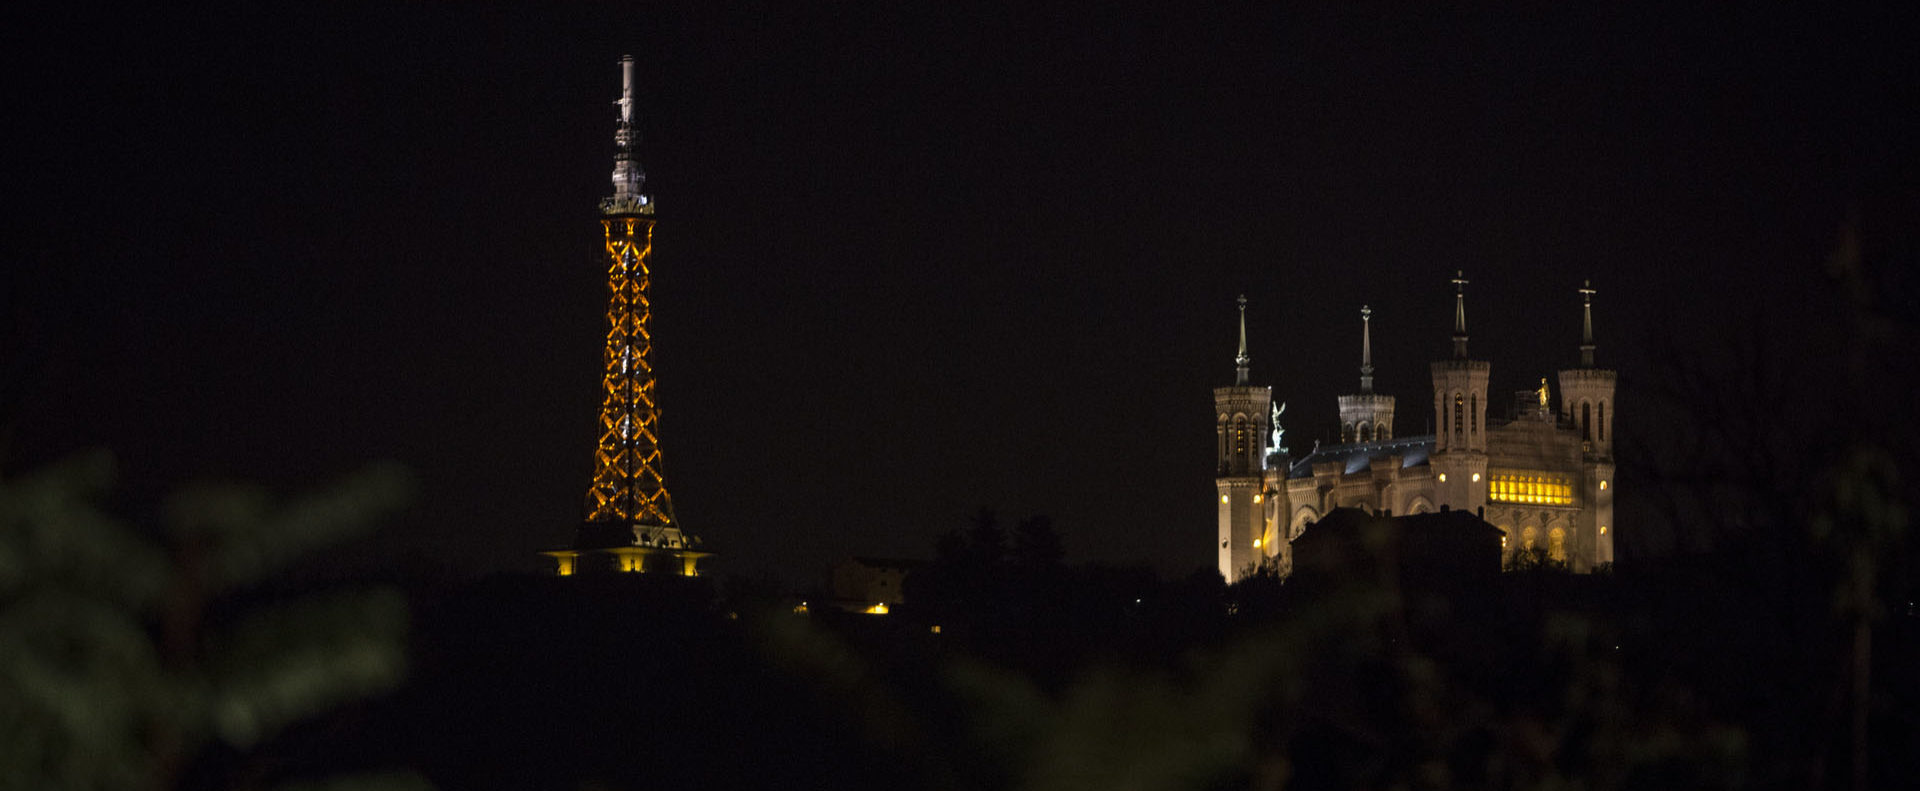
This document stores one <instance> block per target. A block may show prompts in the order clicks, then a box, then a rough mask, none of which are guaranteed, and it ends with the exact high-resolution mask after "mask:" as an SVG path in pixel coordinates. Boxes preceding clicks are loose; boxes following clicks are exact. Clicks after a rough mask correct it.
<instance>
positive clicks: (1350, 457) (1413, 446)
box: [1287, 434, 1433, 478]
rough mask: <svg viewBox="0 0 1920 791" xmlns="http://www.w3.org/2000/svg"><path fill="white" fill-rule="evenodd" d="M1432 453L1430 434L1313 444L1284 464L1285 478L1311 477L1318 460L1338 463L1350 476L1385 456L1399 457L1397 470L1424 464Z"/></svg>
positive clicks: (1363, 470) (1431, 437)
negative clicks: (1296, 457) (1285, 467)
mask: <svg viewBox="0 0 1920 791" xmlns="http://www.w3.org/2000/svg"><path fill="white" fill-rule="evenodd" d="M1432 452H1433V435H1432V434H1424V435H1421V436H1417V437H1394V438H1393V439H1389V440H1383V441H1380V442H1348V443H1343V444H1340V445H1319V446H1315V447H1314V449H1313V452H1312V453H1308V454H1307V455H1305V456H1302V457H1300V458H1298V459H1294V460H1292V461H1289V462H1288V463H1287V477H1288V478H1311V477H1313V465H1315V464H1319V463H1322V462H1329V461H1338V462H1341V464H1342V466H1341V470H1342V471H1343V472H1344V473H1345V474H1347V475H1352V474H1354V473H1356V472H1365V471H1367V470H1370V469H1373V465H1374V463H1375V462H1384V461H1386V460H1387V457H1389V456H1399V457H1400V469H1403V470H1404V469H1406V468H1408V467H1418V466H1420V465H1422V464H1426V463H1427V456H1428V455H1429V454H1431V453H1432Z"/></svg>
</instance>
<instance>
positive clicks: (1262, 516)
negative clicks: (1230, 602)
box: [1213, 296, 1286, 582]
mask: <svg viewBox="0 0 1920 791" xmlns="http://www.w3.org/2000/svg"><path fill="white" fill-rule="evenodd" d="M1239 305H1240V351H1239V353H1238V354H1236V355H1235V356H1234V358H1233V363H1234V378H1233V386H1231V387H1216V388H1214V389H1213V411H1214V433H1215V435H1216V450H1215V454H1214V455H1215V458H1216V460H1217V464H1216V466H1215V473H1214V476H1215V477H1214V488H1215V490H1216V491H1215V494H1216V495H1217V496H1218V497H1219V499H1220V519H1219V535H1218V541H1219V543H1220V552H1219V559H1220V576H1222V577H1225V578H1226V580H1227V581H1228V582H1233V581H1234V580H1237V579H1239V578H1240V577H1242V576H1244V575H1245V574H1246V572H1247V571H1249V570H1250V569H1252V568H1254V567H1255V566H1257V565H1259V563H1260V561H1261V560H1262V559H1263V558H1265V557H1267V556H1270V555H1273V554H1275V553H1277V552H1279V551H1280V549H1281V546H1279V545H1282V544H1284V543H1285V542H1286V538H1285V537H1281V536H1276V534H1275V532H1274V531H1273V529H1272V525H1273V521H1272V520H1271V519H1270V518H1269V515H1270V514H1271V513H1272V510H1273V509H1272V508H1271V507H1270V504H1269V503H1268V502H1267V491H1266V490H1267V488H1268V487H1267V486H1266V479H1267V475H1266V472H1267V454H1268V451H1269V450H1270V448H1269V447H1268V442H1267V440H1268V434H1267V432H1268V419H1269V415H1268V410H1269V409H1271V408H1272V406H1273V389H1272V388H1270V387H1256V386H1254V385H1252V384H1248V382H1247V367H1248V365H1249V363H1251V362H1252V358H1250V357H1248V356H1247V298H1246V297H1245V296H1242V297H1240V301H1239Z"/></svg>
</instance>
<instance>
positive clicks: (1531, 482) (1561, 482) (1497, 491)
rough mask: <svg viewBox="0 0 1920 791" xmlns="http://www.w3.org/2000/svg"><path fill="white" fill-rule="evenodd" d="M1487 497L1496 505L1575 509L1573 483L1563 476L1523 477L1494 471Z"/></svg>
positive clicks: (1539, 475) (1491, 474)
mask: <svg viewBox="0 0 1920 791" xmlns="http://www.w3.org/2000/svg"><path fill="white" fill-rule="evenodd" d="M1488 476H1489V478H1488V482H1487V497H1488V499H1491V500H1494V501H1497V502H1508V503H1529V504H1536V505H1572V504H1573V480H1572V479H1571V478H1569V477H1567V476H1564V475H1545V474H1531V473H1529V474H1522V473H1520V472H1517V471H1509V470H1494V471H1492V472H1490V473H1488Z"/></svg>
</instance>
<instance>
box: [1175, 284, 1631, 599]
mask: <svg viewBox="0 0 1920 791" xmlns="http://www.w3.org/2000/svg"><path fill="white" fill-rule="evenodd" d="M1453 285H1454V318H1453V354H1452V355H1451V356H1450V357H1449V358H1448V359H1445V360H1438V361H1435V362H1434V363H1433V364H1432V366H1431V370H1432V375H1433V425H1434V427H1435V432H1434V433H1433V434H1430V435H1421V436H1400V435H1398V434H1396V433H1395V432H1394V408H1395V401H1394V397H1393V396H1391V395H1386V394H1383V393H1376V392H1374V390H1373V353H1372V352H1373V350H1372V332H1371V329H1372V325H1371V320H1372V314H1371V312H1370V311H1369V310H1367V309H1366V308H1365V307H1362V308H1361V311H1360V317H1361V330H1360V332H1361V364H1360V387H1359V391H1358V392H1356V393H1353V394H1351V395H1344V396H1340V397H1339V414H1340V441H1339V442H1338V443H1337V444H1333V445H1316V446H1315V447H1314V448H1313V449H1312V450H1311V451H1309V452H1307V453H1305V454H1304V455H1302V456H1299V457H1294V456H1292V455H1291V454H1290V453H1289V452H1288V450H1287V448H1285V447H1283V446H1282V433H1283V432H1282V431H1281V429H1280V427H1279V418H1280V412H1281V410H1283V409H1284V408H1285V407H1284V405H1283V404H1276V403H1275V401H1274V399H1273V390H1272V388H1270V387H1264V386H1256V385H1253V384H1250V383H1249V382H1248V365H1249V363H1250V359H1249V357H1248V355H1247V330H1246V300H1245V299H1244V298H1243V299H1242V300H1241V302H1240V351H1239V354H1238V356H1237V357H1236V359H1235V364H1236V366H1237V375H1236V376H1235V381H1234V384H1233V385H1231V386H1228V387H1218V388H1214V391H1213V400H1214V413H1215V431H1216V432H1217V434H1218V450H1217V452H1216V457H1217V459H1218V467H1217V470H1216V473H1215V475H1216V478H1215V484H1216V486H1217V488H1218V490H1219V491H1218V494H1219V497H1220V510H1219V535H1218V538H1217V540H1218V541H1219V544H1220V546H1219V551H1220V554H1219V559H1220V573H1221V574H1222V575H1223V576H1225V577H1226V579H1227V580H1228V581H1229V582H1231V581H1233V580H1236V579H1239V578H1240V577H1243V576H1246V575H1247V574H1249V573H1252V572H1253V571H1254V570H1255V569H1256V568H1259V567H1261V566H1263V565H1265V566H1270V567H1272V568H1274V569H1276V570H1278V572H1279V573H1280V574H1282V575H1286V574H1289V573H1291V572H1292V570H1293V546H1292V545H1293V541H1294V540H1295V539H1298V538H1300V537H1301V536H1302V535H1303V534H1305V533H1307V532H1310V531H1312V530H1313V526H1314V523H1315V522H1317V521H1318V520H1320V519H1321V518H1322V517H1323V516H1326V515H1327V514H1328V513H1329V512H1330V511H1332V510H1333V509H1335V508H1357V509H1361V510H1365V511H1369V512H1372V513H1375V514H1380V515H1385V516H1394V515H1412V514H1426V513H1437V512H1440V511H1466V512H1469V513H1472V514H1475V515H1476V516H1478V517H1479V518H1481V519H1484V520H1485V521H1486V522H1488V523H1490V524H1492V525H1493V526H1494V527H1496V528H1498V529H1499V530H1500V531H1501V533H1502V536H1501V539H1500V545H1501V551H1502V554H1503V556H1504V558H1505V563H1506V564H1507V565H1508V566H1509V567H1511V566H1514V565H1525V564H1529V563H1535V562H1544V563H1551V564H1554V565H1559V566H1564V567H1566V568H1568V569H1570V570H1572V571H1575V572H1591V571H1593V570H1595V569H1597V568H1601V567H1603V566H1606V565H1608V564H1610V563H1612V562H1613V527H1614V526H1613V489H1612V484H1613V439H1614V431H1613V415H1614V384H1615V375H1614V372H1613V371H1611V370H1605V369H1601V368H1598V367H1596V366H1595V365H1594V360H1593V353H1594V343H1593V295H1594V291H1593V289H1592V288H1590V287H1584V286H1583V287H1582V288H1581V289H1580V291H1579V293H1580V296H1581V302H1582V311H1583V315H1582V327H1581V344H1580V364H1579V366H1578V367H1573V368H1569V369H1567V370H1563V371H1560V372H1559V376H1558V378H1559V383H1558V384H1559V393H1558V394H1559V402H1558V405H1557V408H1556V405H1555V403H1554V397H1553V396H1554V391H1553V389H1552V388H1551V387H1549V384H1548V382H1547V380H1545V379H1542V380H1540V387H1539V389H1538V390H1534V391H1522V392H1520V393H1516V394H1514V395H1513V401H1512V402H1511V403H1512V407H1511V408H1510V409H1507V410H1505V411H1504V412H1502V411H1495V412H1493V413H1492V414H1491V415H1490V414H1489V410H1490V409H1493V407H1494V404H1493V403H1492V402H1491V400H1490V395H1491V394H1490V393H1488V392H1487V378H1488V372H1489V368H1490V366H1489V363H1488V362H1486V361H1484V360H1475V359H1473V358H1472V357H1471V356H1469V355H1468V353H1467V309H1466V285H1467V281H1466V279H1465V277H1464V276H1462V275H1460V274H1458V273H1456V275H1455V277H1454V278H1453Z"/></svg>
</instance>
